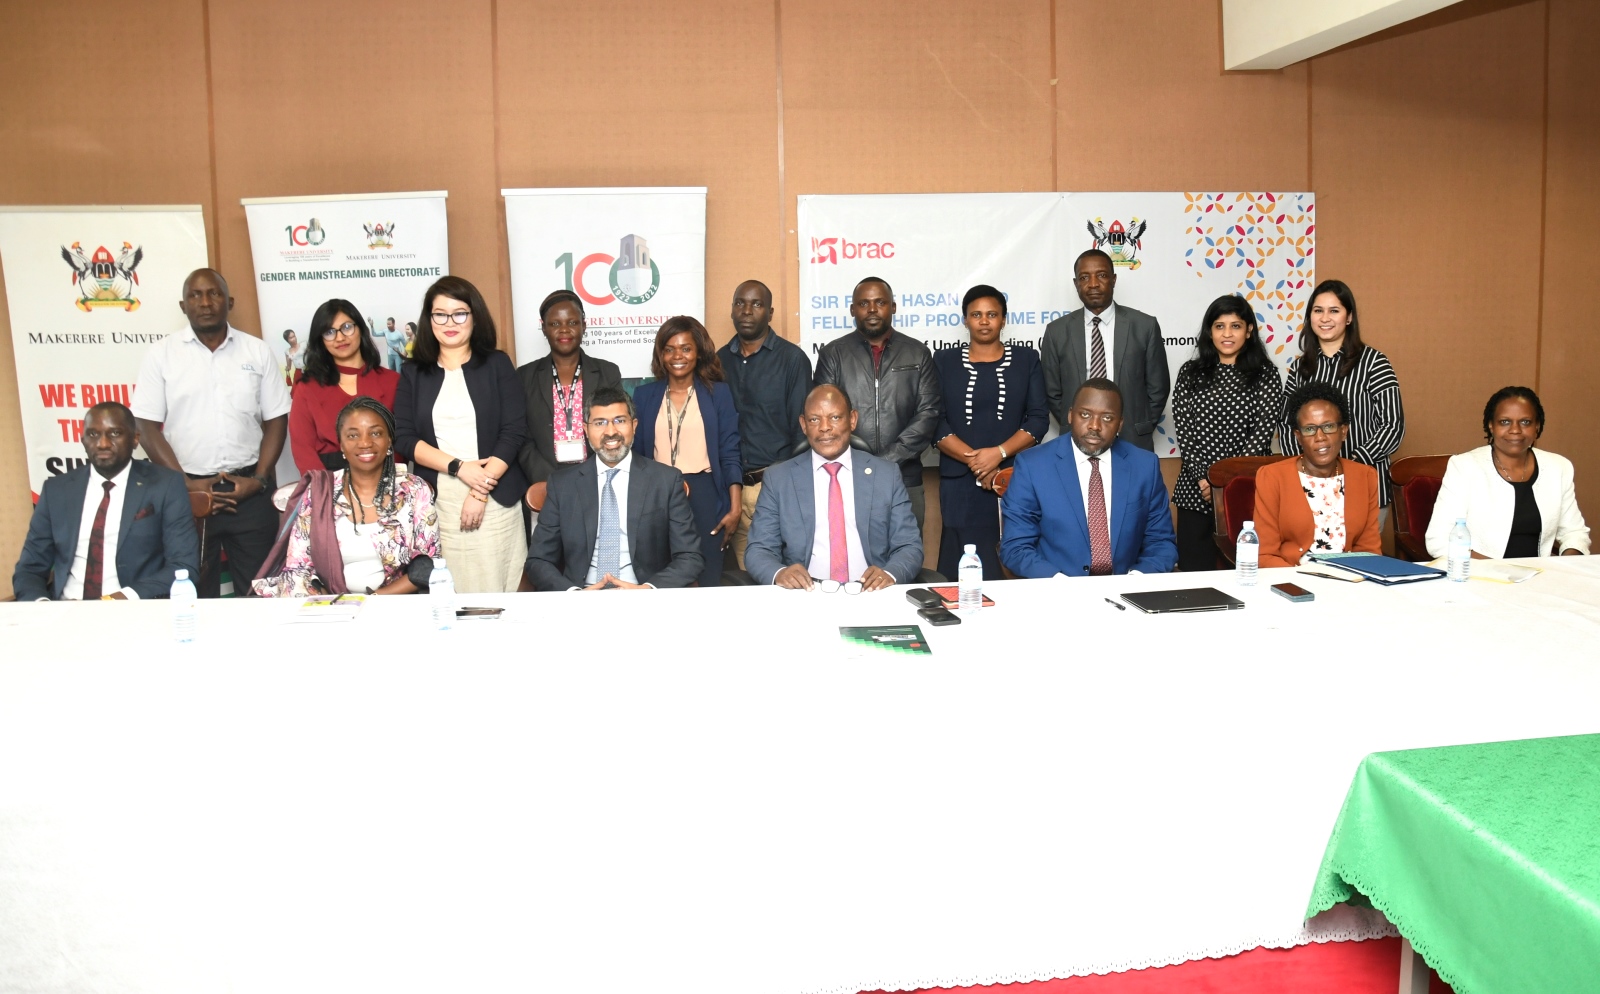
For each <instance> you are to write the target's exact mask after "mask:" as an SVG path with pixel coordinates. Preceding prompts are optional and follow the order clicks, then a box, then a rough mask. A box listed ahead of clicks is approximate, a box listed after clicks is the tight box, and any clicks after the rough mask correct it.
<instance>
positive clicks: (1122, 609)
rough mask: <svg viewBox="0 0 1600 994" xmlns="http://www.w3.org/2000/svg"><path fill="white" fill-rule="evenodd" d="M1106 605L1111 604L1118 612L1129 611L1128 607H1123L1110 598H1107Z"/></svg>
mask: <svg viewBox="0 0 1600 994" xmlns="http://www.w3.org/2000/svg"><path fill="white" fill-rule="evenodd" d="M1106 603H1107V604H1110V605H1111V606H1112V607H1114V608H1116V609H1117V610H1118V611H1126V610H1127V608H1126V607H1123V606H1122V605H1121V604H1118V603H1117V602H1116V601H1114V600H1112V599H1111V598H1109V597H1107V598H1106Z"/></svg>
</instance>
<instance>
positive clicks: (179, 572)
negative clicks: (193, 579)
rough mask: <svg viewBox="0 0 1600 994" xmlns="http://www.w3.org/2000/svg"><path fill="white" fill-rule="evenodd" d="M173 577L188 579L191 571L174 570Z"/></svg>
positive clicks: (175, 578)
mask: <svg viewBox="0 0 1600 994" xmlns="http://www.w3.org/2000/svg"><path fill="white" fill-rule="evenodd" d="M172 578H173V579H174V580H187V579H189V571H188V570H186V569H179V570H173V571H172Z"/></svg>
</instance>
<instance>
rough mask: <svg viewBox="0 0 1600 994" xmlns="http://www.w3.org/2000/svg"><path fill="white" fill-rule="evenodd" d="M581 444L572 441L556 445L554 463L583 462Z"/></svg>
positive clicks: (577, 441) (576, 440) (580, 442)
mask: <svg viewBox="0 0 1600 994" xmlns="http://www.w3.org/2000/svg"><path fill="white" fill-rule="evenodd" d="M583 459H584V449H583V442H582V441H580V440H578V439H572V440H571V441H567V442H557V443H556V462H562V463H565V462H583Z"/></svg>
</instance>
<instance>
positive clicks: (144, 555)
mask: <svg viewBox="0 0 1600 994" xmlns="http://www.w3.org/2000/svg"><path fill="white" fill-rule="evenodd" d="M138 445H139V431H138V428H137V427H136V425H135V422H134V419H133V412H132V411H130V410H128V409H127V408H126V407H123V406H122V405H121V404H118V403H115V402H107V403H104V404H96V405H95V406H93V407H91V408H89V413H88V415H86V416H85V417H84V419H83V451H84V453H85V454H86V455H88V457H89V465H87V466H79V467H78V468H77V469H75V470H73V471H71V472H70V473H67V474H65V475H63V476H55V477H51V478H50V479H48V480H46V481H45V483H44V486H43V487H41V488H40V493H39V503H38V505H37V506H36V507H34V509H33V520H32V521H30V522H29V523H28V537H27V538H26V539H24V540H23V543H22V558H21V559H19V560H17V569H16V572H15V573H13V574H12V577H11V586H12V589H13V590H14V591H15V592H16V597H17V600H19V601H43V600H50V599H52V598H53V599H56V600H69V601H76V600H85V601H91V600H130V599H131V600H139V599H141V598H149V597H165V596H167V594H168V593H169V592H170V591H171V590H172V579H173V572H174V571H175V570H179V569H186V570H188V571H189V575H190V576H194V575H195V573H196V570H197V569H198V566H199V563H200V543H199V541H198V540H197V539H196V537H195V530H194V515H193V514H192V513H191V512H190V510H189V489H188V487H187V486H186V485H185V484H184V479H183V474H182V473H178V472H175V471H173V470H170V469H166V468H163V467H161V466H157V465H155V464H154V463H150V462H146V461H145V460H143V459H140V460H138V461H137V462H135V461H134V459H133V450H134V449H135V448H136V447H137V446H138ZM91 467H92V470H93V471H92V472H91Z"/></svg>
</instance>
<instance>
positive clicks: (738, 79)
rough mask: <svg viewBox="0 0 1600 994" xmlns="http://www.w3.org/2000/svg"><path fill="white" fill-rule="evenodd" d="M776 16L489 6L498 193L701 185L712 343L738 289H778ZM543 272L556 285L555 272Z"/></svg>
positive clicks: (714, 2)
mask: <svg viewBox="0 0 1600 994" xmlns="http://www.w3.org/2000/svg"><path fill="white" fill-rule="evenodd" d="M773 9H774V5H773V3H772V0H707V2H704V3H697V4H695V5H693V6H692V7H683V6H677V5H670V4H669V5H649V4H645V5H639V4H634V3H622V2H618V0H601V2H594V3H586V4H571V5H558V4H548V3H533V2H529V0H501V2H500V7H499V38H498V44H499V50H500V178H501V180H502V182H501V184H500V185H501V186H502V187H505V188H514V187H564V186H704V187H706V188H707V191H706V318H707V320H706V325H707V328H708V329H709V330H710V331H711V334H712V337H713V338H715V339H716V340H717V341H718V342H723V341H726V340H727V339H728V338H729V337H731V336H732V334H733V326H732V325H731V324H730V323H729V317H728V315H729V311H730V301H731V300H732V299H733V290H734V287H735V286H737V285H738V284H739V283H740V282H741V281H743V280H746V279H759V280H761V281H762V282H764V283H766V284H767V285H769V286H771V287H772V288H773V290H774V291H775V292H776V291H778V290H779V288H780V286H781V284H782V272H781V270H780V265H781V259H782V255H781V241H780V238H781V235H782V231H781V226H782V215H781V213H780V204H779V198H778V101H777V69H776V54H777V49H776V46H775V44H774V41H773V30H774V17H773ZM496 192H497V193H498V191H496ZM496 209H497V210H503V208H500V207H498V206H497V208H496ZM614 248H615V247H613V250H614ZM548 275H549V276H550V285H549V289H552V290H553V289H556V288H557V287H558V286H559V285H560V283H559V279H560V274H559V273H558V272H557V271H556V270H555V269H553V268H552V269H551V270H550V272H549V274H548ZM541 296H542V295H541Z"/></svg>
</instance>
